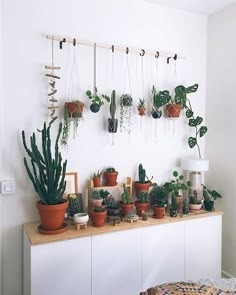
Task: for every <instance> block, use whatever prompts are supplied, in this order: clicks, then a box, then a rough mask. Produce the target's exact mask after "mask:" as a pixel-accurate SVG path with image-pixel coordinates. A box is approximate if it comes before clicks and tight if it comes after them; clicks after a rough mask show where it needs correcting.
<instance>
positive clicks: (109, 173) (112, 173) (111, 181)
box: [103, 167, 118, 186]
mask: <svg viewBox="0 0 236 295" xmlns="http://www.w3.org/2000/svg"><path fill="white" fill-rule="evenodd" d="M117 176H118V171H116V170H115V168H113V167H109V168H107V169H106V170H105V171H104V172H103V180H104V184H105V185H107V186H116V185H117Z"/></svg>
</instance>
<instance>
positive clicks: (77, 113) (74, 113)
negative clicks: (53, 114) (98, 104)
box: [65, 101, 84, 118]
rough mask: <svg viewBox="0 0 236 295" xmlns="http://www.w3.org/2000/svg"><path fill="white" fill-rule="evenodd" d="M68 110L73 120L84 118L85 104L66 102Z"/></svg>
mask: <svg viewBox="0 0 236 295" xmlns="http://www.w3.org/2000/svg"><path fill="white" fill-rule="evenodd" d="M65 104H66V107H67V110H68V112H69V114H70V116H71V117H72V118H75V117H76V118H78V117H82V114H83V109H84V104H83V103H82V102H81V101H78V102H75V101H71V102H66V103H65Z"/></svg>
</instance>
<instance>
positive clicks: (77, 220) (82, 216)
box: [73, 213, 89, 223]
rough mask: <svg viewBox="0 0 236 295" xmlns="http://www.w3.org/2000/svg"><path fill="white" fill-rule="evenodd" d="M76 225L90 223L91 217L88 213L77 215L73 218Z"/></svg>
mask: <svg viewBox="0 0 236 295" xmlns="http://www.w3.org/2000/svg"><path fill="white" fill-rule="evenodd" d="M73 220H74V222H75V223H85V222H88V220H89V216H88V214H87V213H77V214H75V215H74V216H73Z"/></svg>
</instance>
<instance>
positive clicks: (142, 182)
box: [134, 164, 153, 194]
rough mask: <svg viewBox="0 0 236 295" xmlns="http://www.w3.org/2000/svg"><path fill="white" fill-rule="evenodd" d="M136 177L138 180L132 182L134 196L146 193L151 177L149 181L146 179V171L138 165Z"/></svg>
mask: <svg viewBox="0 0 236 295" xmlns="http://www.w3.org/2000/svg"><path fill="white" fill-rule="evenodd" d="M138 177H139V180H138V181H135V182H134V187H135V190H136V194H138V193H139V192H140V191H146V192H148V191H149V188H150V186H151V180H152V178H153V177H152V178H151V179H149V178H148V177H147V175H146V170H145V169H144V168H143V165H142V164H139V166H138ZM146 179H147V180H146Z"/></svg>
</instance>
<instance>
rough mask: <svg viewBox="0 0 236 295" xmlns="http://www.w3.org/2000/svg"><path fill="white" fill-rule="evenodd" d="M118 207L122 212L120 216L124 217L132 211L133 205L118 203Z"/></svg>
mask: <svg viewBox="0 0 236 295" xmlns="http://www.w3.org/2000/svg"><path fill="white" fill-rule="evenodd" d="M120 207H121V210H122V215H123V216H125V215H127V214H128V213H129V212H130V211H131V210H132V209H133V207H134V203H131V204H123V203H121V202H120Z"/></svg>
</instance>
